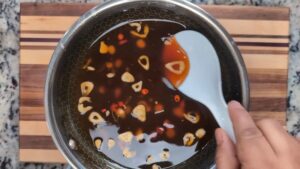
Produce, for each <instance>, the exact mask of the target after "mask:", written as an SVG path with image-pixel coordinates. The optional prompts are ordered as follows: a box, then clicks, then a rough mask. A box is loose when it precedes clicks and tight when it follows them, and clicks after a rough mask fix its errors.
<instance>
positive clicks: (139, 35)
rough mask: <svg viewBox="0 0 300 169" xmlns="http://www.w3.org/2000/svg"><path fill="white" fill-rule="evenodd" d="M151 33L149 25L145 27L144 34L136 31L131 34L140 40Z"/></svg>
mask: <svg viewBox="0 0 300 169" xmlns="http://www.w3.org/2000/svg"><path fill="white" fill-rule="evenodd" d="M149 31H150V28H149V26H148V25H145V26H144V33H139V32H136V31H130V34H131V35H133V36H135V37H138V38H142V39H144V38H146V37H147V36H148V34H149Z"/></svg>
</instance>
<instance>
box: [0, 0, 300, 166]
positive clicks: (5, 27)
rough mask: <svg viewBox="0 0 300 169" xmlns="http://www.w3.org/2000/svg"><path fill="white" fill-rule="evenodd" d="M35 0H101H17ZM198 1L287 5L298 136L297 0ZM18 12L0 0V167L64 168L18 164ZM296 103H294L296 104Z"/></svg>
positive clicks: (292, 121) (293, 128) (293, 126)
mask: <svg viewBox="0 0 300 169" xmlns="http://www.w3.org/2000/svg"><path fill="white" fill-rule="evenodd" d="M20 1H21V2H37V3H98V2H102V1H104V0H20ZM189 1H191V2H195V3H196V2H197V3H202V4H226V5H254V6H285V7H290V9H291V25H290V34H291V38H290V53H289V80H288V94H289V96H288V111H287V128H288V131H289V132H290V133H291V134H292V135H294V136H298V137H300V104H299V103H300V1H299V0H189ZM19 13H20V6H19V1H18V0H5V1H0V97H1V100H0V168H1V169H11V168H12V169H14V168H32V169H35V168H36V169H38V168H44V169H45V168H52V169H54V168H66V165H62V164H56V165H55V164H51V165H50V164H29V163H27V164H19V161H18V130H19V129H18V120H19V100H18V99H19V21H20V18H19ZM297 103H298V104H297Z"/></svg>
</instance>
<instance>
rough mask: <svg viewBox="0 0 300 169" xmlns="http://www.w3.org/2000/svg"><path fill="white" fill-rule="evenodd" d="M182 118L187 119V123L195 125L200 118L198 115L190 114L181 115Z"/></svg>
mask: <svg viewBox="0 0 300 169" xmlns="http://www.w3.org/2000/svg"><path fill="white" fill-rule="evenodd" d="M183 116H184V118H185V119H187V120H188V121H189V122H191V123H193V124H196V123H198V122H199V120H200V116H199V114H195V115H193V114H191V113H187V114H183Z"/></svg>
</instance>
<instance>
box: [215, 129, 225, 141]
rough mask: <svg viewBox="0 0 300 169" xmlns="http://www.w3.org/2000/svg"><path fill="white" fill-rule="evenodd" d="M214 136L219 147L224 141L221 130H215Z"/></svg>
mask: <svg viewBox="0 0 300 169" xmlns="http://www.w3.org/2000/svg"><path fill="white" fill-rule="evenodd" d="M215 136H216V140H217V145H221V144H222V143H223V140H224V137H223V131H222V129H220V128H218V129H216V131H215Z"/></svg>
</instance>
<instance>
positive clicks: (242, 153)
mask: <svg viewBox="0 0 300 169" xmlns="http://www.w3.org/2000/svg"><path fill="white" fill-rule="evenodd" d="M228 109H229V113H230V117H231V120H232V123H233V128H234V131H235V136H236V140H237V142H236V144H234V143H233V142H232V141H231V140H230V138H229V137H228V135H227V134H226V132H225V131H224V130H223V129H220V128H219V129H217V130H216V132H215V135H216V139H217V154H216V163H217V169H239V168H242V169H300V141H299V140H297V139H296V138H294V137H292V136H290V135H289V134H288V133H287V132H286V131H285V130H284V129H283V127H282V126H281V125H280V124H279V123H278V122H277V121H275V120H271V119H264V120H260V121H258V122H254V121H253V119H252V118H251V116H250V115H249V113H248V112H247V111H246V110H245V109H244V108H243V107H242V106H241V105H240V104H239V103H238V102H236V101H232V102H230V103H229V104H228Z"/></svg>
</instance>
